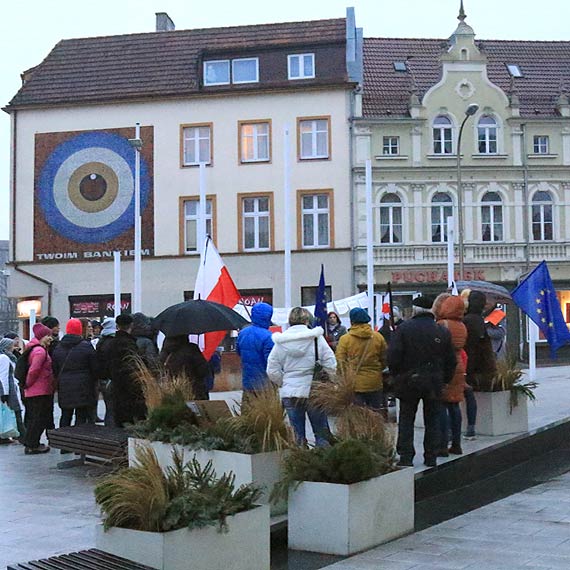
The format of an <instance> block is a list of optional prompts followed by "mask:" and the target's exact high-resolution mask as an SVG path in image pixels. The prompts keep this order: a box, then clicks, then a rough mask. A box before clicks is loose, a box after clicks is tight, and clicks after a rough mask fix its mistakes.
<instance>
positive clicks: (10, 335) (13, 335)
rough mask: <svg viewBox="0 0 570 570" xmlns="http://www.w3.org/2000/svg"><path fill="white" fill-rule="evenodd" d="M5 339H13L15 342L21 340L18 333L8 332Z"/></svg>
mask: <svg viewBox="0 0 570 570" xmlns="http://www.w3.org/2000/svg"><path fill="white" fill-rule="evenodd" d="M4 338H11V339H14V340H15V339H17V338H19V335H18V333H15V332H7V333H6V334H5V335H4Z"/></svg>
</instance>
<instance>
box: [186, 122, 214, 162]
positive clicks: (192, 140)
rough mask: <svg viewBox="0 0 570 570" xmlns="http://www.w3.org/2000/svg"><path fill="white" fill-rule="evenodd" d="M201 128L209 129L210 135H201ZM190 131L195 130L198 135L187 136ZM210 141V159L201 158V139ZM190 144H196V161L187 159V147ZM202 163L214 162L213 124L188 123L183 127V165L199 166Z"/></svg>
mask: <svg viewBox="0 0 570 570" xmlns="http://www.w3.org/2000/svg"><path fill="white" fill-rule="evenodd" d="M200 129H208V137H207V138H206V137H201V136H200ZM188 131H195V133H196V136H193V137H192V136H186V134H187V132H188ZM203 140H207V141H208V155H209V158H208V160H201V158H202V157H201V156H200V141H203ZM188 145H192V146H194V157H195V158H196V157H197V158H198V160H195V161H188V162H187V161H186V148H187V146H188ZM201 163H204V164H212V126H211V125H187V126H183V127H182V166H197V165H199V164H201Z"/></svg>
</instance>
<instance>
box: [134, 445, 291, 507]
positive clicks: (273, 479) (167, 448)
mask: <svg viewBox="0 0 570 570" xmlns="http://www.w3.org/2000/svg"><path fill="white" fill-rule="evenodd" d="M141 444H142V445H150V446H151V447H152V448H153V449H154V451H155V453H156V456H157V458H158V462H159V463H160V465H161V466H162V468H163V469H165V468H166V467H168V466H170V465H172V449H173V447H176V448H177V449H179V450H180V451H182V452H183V453H184V459H185V461H189V460H190V459H191V458H192V456H194V457H196V459H197V460H198V461H199V463H200V465H206V463H208V461H212V465H213V467H214V470H215V471H216V473H217V475H218V477H219V476H220V475H222V473H228V472H229V471H231V472H233V473H234V475H235V477H236V480H235V485H236V487H239V486H240V485H247V484H248V483H255V484H256V485H259V486H260V487H261V488H262V489H263V495H262V496H261V498H260V499H259V502H260V503H261V504H263V505H265V504H268V503H269V496H270V495H271V491H272V490H273V486H274V485H275V483H277V482H278V481H279V480H280V479H281V470H282V461H281V458H282V453H281V452H278V451H273V452H269V453H255V454H253V455H249V454H247V453H233V452H231V451H218V450H196V449H189V448H186V447H183V446H180V445H177V446H173V445H172V444H170V443H162V442H160V441H148V440H146V439H134V438H129V465H132V464H133V461H134V452H135V447H136V446H137V445H141ZM286 510H287V506H286V504H285V503H282V504H278V505H271V514H272V515H278V514H282V513H284V512H286Z"/></svg>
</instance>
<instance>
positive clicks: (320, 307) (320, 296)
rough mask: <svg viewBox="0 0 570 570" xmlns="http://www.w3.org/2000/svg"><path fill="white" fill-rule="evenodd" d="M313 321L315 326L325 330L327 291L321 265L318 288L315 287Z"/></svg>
mask: <svg viewBox="0 0 570 570" xmlns="http://www.w3.org/2000/svg"><path fill="white" fill-rule="evenodd" d="M315 321H316V325H317V326H319V327H323V329H324V330H326V328H325V327H326V323H327V291H326V288H325V267H324V265H321V277H320V279H319V286H318V287H317V296H316V299H315Z"/></svg>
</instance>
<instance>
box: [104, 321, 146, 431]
mask: <svg viewBox="0 0 570 570" xmlns="http://www.w3.org/2000/svg"><path fill="white" fill-rule="evenodd" d="M115 322H116V325H117V333H116V334H115V338H113V340H112V341H110V342H109V347H108V349H107V356H108V358H109V374H110V377H111V401H112V406H113V414H114V420H115V425H116V426H117V427H124V426H125V424H132V423H135V422H136V421H138V420H143V419H144V418H145V417H146V404H145V400H144V395H143V392H142V388H141V386H140V384H139V382H138V380H137V378H136V372H135V364H134V362H135V359H136V358H140V357H139V356H138V350H137V341H136V339H135V337H134V336H133V335H132V334H131V330H132V325H133V318H132V317H131V316H130V315H125V314H121V315H119V316H118V317H117V318H116V319H115Z"/></svg>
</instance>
